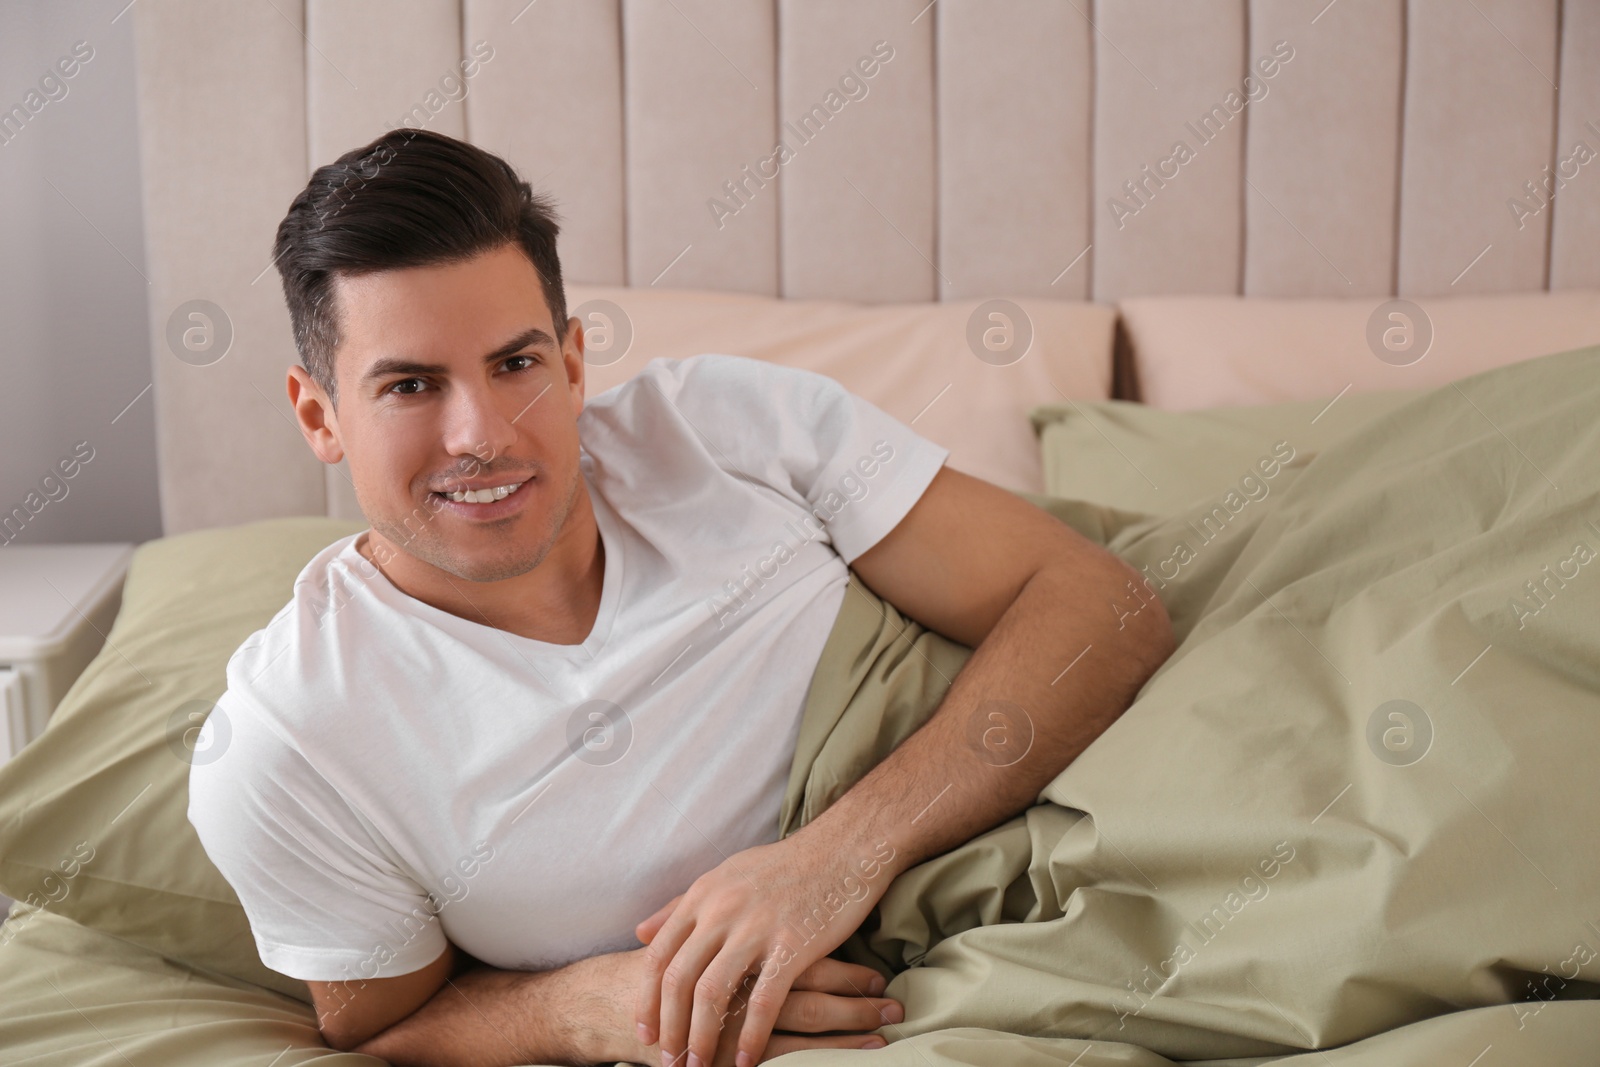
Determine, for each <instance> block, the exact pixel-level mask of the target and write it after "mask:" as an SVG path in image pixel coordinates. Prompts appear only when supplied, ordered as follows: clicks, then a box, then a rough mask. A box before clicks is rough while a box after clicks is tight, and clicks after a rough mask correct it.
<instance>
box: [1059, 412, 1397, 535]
mask: <svg viewBox="0 0 1600 1067" xmlns="http://www.w3.org/2000/svg"><path fill="white" fill-rule="evenodd" d="M1426 391H1427V390H1425V389H1396V390H1389V391H1386V392H1379V393H1346V394H1345V395H1344V396H1341V397H1339V398H1338V399H1336V400H1334V399H1332V398H1331V397H1329V398H1324V399H1320V400H1308V401H1299V402H1295V403H1289V404H1263V405H1255V406H1249V407H1229V408H1212V409H1211V410H1209V411H1162V410H1160V409H1158V408H1153V407H1148V406H1146V405H1144V404H1135V403H1131V402H1129V401H1126V400H1103V401H1098V402H1079V403H1077V404H1045V405H1042V406H1040V407H1037V408H1034V409H1033V410H1032V411H1031V412H1029V418H1030V419H1031V420H1032V422H1033V425H1034V427H1035V428H1036V429H1037V430H1038V431H1039V445H1040V452H1041V454H1042V457H1043V462H1044V481H1045V492H1046V493H1049V494H1050V495H1052V496H1058V497H1066V498H1068V499H1071V500H1084V501H1089V502H1091V503H1095V504H1100V505H1104V506H1106V507H1112V508H1121V509H1125V510H1128V511H1135V512H1145V513H1148V514H1151V515H1174V514H1177V513H1178V512H1180V511H1182V510H1184V509H1185V508H1186V507H1188V506H1189V505H1190V504H1192V503H1193V502H1194V501H1196V500H1198V499H1200V498H1201V497H1205V496H1210V495H1213V494H1215V493H1219V492H1223V491H1225V490H1226V489H1227V488H1229V487H1232V486H1236V485H1237V484H1238V483H1239V481H1240V480H1241V479H1242V478H1244V477H1245V476H1246V475H1249V474H1252V473H1254V474H1255V475H1256V476H1257V477H1258V478H1262V477H1264V476H1265V475H1266V473H1267V471H1268V470H1271V469H1272V467H1273V463H1272V460H1274V459H1275V460H1277V461H1278V463H1280V464H1282V463H1285V462H1295V463H1303V462H1305V460H1307V459H1309V458H1310V457H1311V456H1312V455H1315V454H1316V453H1317V452H1320V451H1322V449H1324V448H1325V447H1327V446H1328V445H1330V444H1332V443H1333V442H1334V441H1337V440H1339V439H1340V438H1342V437H1345V436H1347V435H1349V434H1351V433H1352V432H1354V431H1355V430H1356V429H1358V428H1359V427H1361V426H1363V425H1365V424H1366V423H1367V422H1369V421H1370V420H1372V419H1374V418H1377V417H1378V416H1379V415H1383V414H1386V413H1387V412H1389V411H1390V410H1392V409H1394V408H1397V407H1399V406H1400V405H1401V404H1404V403H1407V402H1408V401H1410V400H1412V399H1414V398H1415V397H1418V396H1421V395H1422V394H1423V393H1425V392H1426ZM1330 401H1331V403H1330ZM1280 442H1282V443H1283V446H1280ZM1284 446H1286V447H1284ZM1275 450H1276V451H1275ZM1268 488H1269V490H1270V479H1268ZM1260 491H1261V490H1259V489H1258V490H1257V492H1260Z"/></svg>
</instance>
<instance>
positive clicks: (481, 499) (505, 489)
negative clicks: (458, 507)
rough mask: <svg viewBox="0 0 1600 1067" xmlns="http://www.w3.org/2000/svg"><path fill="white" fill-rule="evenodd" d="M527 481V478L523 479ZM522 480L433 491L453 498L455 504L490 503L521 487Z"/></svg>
mask: <svg viewBox="0 0 1600 1067" xmlns="http://www.w3.org/2000/svg"><path fill="white" fill-rule="evenodd" d="M523 481H524V482H525V481H527V479H523ZM522 485H523V482H507V483H506V484H504V485H495V486H487V487H485V488H482V489H465V490H462V491H460V492H455V493H435V495H436V496H442V497H444V498H445V499H446V500H454V501H455V502H456V503H457V504H490V503H493V502H494V501H496V500H504V499H505V498H506V497H508V496H510V495H511V494H512V493H515V492H516V491H517V490H518V489H521V488H522Z"/></svg>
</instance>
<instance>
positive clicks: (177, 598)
mask: <svg viewBox="0 0 1600 1067" xmlns="http://www.w3.org/2000/svg"><path fill="white" fill-rule="evenodd" d="M365 528H366V524H365V523H358V522H350V521H347V520H337V519H322V518H293V519H272V520H268V521H264V522H255V523H249V524H246V525H243V526H233V527H224V528H220V529H209V530H201V531H197V532H194V533H187V534H181V535H177V536H173V537H164V538H160V539H158V540H154V541H148V542H146V543H144V544H142V545H140V546H139V548H138V549H136V550H135V552H134V554H133V559H132V562H131V564H130V566H129V570H128V577H127V582H126V584H125V585H124V587H123V593H122V607H121V609H120V610H119V612H118V613H117V617H116V621H115V622H114V623H113V624H112V627H111V632H110V633H109V634H108V635H107V638H106V645H105V647H104V648H102V649H101V651H100V653H99V654H98V655H97V656H96V657H95V658H94V660H93V661H91V662H90V664H89V666H88V667H87V668H85V670H84V672H83V674H82V675H81V676H79V678H78V680H77V682H75V683H74V684H73V686H72V688H71V689H70V690H68V691H67V694H66V696H65V697H64V698H63V699H62V702H61V705H60V707H58V708H57V709H56V712H55V714H54V715H53V716H51V719H50V722H49V725H48V726H47V728H46V729H45V731H44V732H43V733H42V734H41V735H40V736H39V737H38V738H36V739H35V740H34V741H33V742H32V743H30V744H29V745H27V746H26V747H25V748H23V750H22V751H21V752H20V753H18V754H17V755H16V757H14V758H13V759H12V760H11V761H10V762H8V763H6V764H5V765H4V766H3V767H0V892H4V893H5V894H6V895H8V896H11V897H14V898H16V899H17V900H19V901H23V902H25V903H30V904H38V905H40V906H42V907H43V908H44V909H46V910H48V911H50V912H54V913H57V914H60V915H64V916H66V917H67V918H70V919H73V920H75V921H77V922H79V923H81V924H83V925H85V926H90V927H94V928H95V929H98V930H102V931H104V932H106V933H109V934H113V935H115V936H117V937H120V938H123V939H124V940H127V941H131V942H134V943H135V944H139V945H143V946H145V947H147V948H150V949H153V950H155V951H156V952H159V953H161V954H162V955H164V956H168V957H171V958H173V959H177V960H181V961H183V962H186V963H189V964H192V965H194V966H196V967H199V968H204V969H207V970H211V971H216V972H219V973H221V974H224V975H227V976H230V977H233V978H239V979H242V980H244V981H248V982H253V983H255V984H256V985H260V986H264V987H266V988H268V989H273V990H276V991H277V992H280V993H285V994H287V995H289V996H293V997H296V998H298V999H300V1000H304V1001H306V1002H307V1003H310V992H309V990H308V989H307V987H306V985H305V984H304V983H303V982H300V981H297V980H295V979H292V978H289V977H287V976H285V975H281V974H278V973H277V972H276V971H271V970H268V969H267V968H266V966H264V965H263V964H262V963H261V959H260V957H259V956H258V955H257V953H256V947H255V941H254V939H253V938H252V937H251V936H250V924H249V920H248V919H247V918H246V917H245V913H244V909H243V908H242V907H241V906H240V905H239V900H238V898H237V897H236V896H235V895H234V893H233V889H232V887H230V886H229V885H228V883H227V881H226V880H224V879H223V877H222V875H221V873H220V872H219V871H218V870H217V869H216V867H215V866H213V865H212V863H211V860H210V859H209V858H208V857H207V856H206V853H205V850H204V848H203V847H202V846H201V844H200V839H199V838H198V837H197V836H196V835H195V833H194V829H193V827H191V826H190V825H189V819H188V815H187V807H188V802H189V761H190V758H191V755H190V753H191V749H190V748H189V747H188V745H191V744H192V743H193V742H192V739H193V736H194V735H193V732H191V731H197V728H198V727H199V726H200V724H201V721H202V720H203V719H204V716H205V715H206V714H207V713H208V712H209V711H210V708H211V703H212V702H213V701H215V700H216V698H217V697H218V696H220V695H221V694H222V692H223V690H224V689H226V688H227V680H226V676H225V669H226V667H227V662H228V658H229V657H230V656H231V655H232V654H233V652H234V650H235V649H236V648H238V646H239V645H240V644H242V643H243V642H244V640H245V638H247V637H249V636H250V634H252V633H254V632H255V631H256V630H259V629H261V628H262V627H263V626H265V625H267V623H268V622H270V621H271V619H272V617H273V615H275V614H277V612H278V610H279V609H280V608H282V607H283V606H284V605H285V604H286V603H288V602H289V598H290V596H291V594H292V592H293V589H294V579H295V576H296V575H298V574H299V573H300V570H301V568H303V567H304V566H305V565H306V563H307V562H308V561H309V560H310V559H311V557H312V556H313V555H315V554H316V553H317V551H318V550H320V549H321V548H323V547H325V546H326V545H328V544H331V543H332V542H333V541H336V540H338V539H339V538H340V537H343V536H345V535H346V534H351V533H355V532H357V531H359V530H362V529H365ZM186 738H187V742H186ZM0 929H3V928H0Z"/></svg>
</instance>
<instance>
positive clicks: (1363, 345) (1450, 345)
mask: <svg viewBox="0 0 1600 1067" xmlns="http://www.w3.org/2000/svg"><path fill="white" fill-rule="evenodd" d="M1412 303H1413V304H1415V306H1416V307H1417V308H1420V309H1421V314H1420V315H1418V314H1416V313H1415V312H1408V311H1407V309H1405V308H1402V307H1388V306H1387V305H1390V304H1392V301H1391V299H1390V298H1388V297H1365V298H1359V299H1350V300H1278V299H1266V298H1263V297H1236V296H1151V297H1138V298H1134V299H1129V300H1124V301H1123V302H1122V303H1121V305H1120V310H1121V312H1122V318H1123V322H1124V324H1125V326H1126V329H1127V333H1128V339H1129V342H1130V343H1131V345H1132V349H1133V358H1134V365H1135V367H1136V368H1137V370H1138V375H1139V390H1140V395H1141V397H1142V398H1143V399H1144V402H1145V403H1147V404H1149V405H1151V406H1152V407H1158V408H1166V409H1169V410H1172V411H1191V410H1194V409H1196V408H1211V407H1219V406H1221V405H1223V404H1235V405H1238V404H1271V403H1276V402H1279V401H1284V400H1314V399H1316V398H1318V397H1323V398H1327V397H1332V396H1334V395H1335V394H1336V393H1339V392H1340V391H1341V390H1344V389H1345V388H1347V387H1348V388H1349V390H1350V392H1352V393H1366V392H1373V391H1375V390H1386V389H1421V388H1431V387H1434V386H1439V385H1444V384H1445V383H1446V382H1452V381H1455V380H1456V379H1458V378H1465V377H1466V376H1468V375H1470V374H1476V373H1478V372H1479V371H1485V370H1489V369H1490V368H1492V367H1500V366H1504V365H1505V364H1507V363H1515V362H1517V361H1519V360H1524V359H1530V358H1532V357H1534V356H1543V355H1547V354H1549V353H1552V352H1565V351H1568V350H1569V349H1574V348H1582V347H1584V346H1585V345H1592V344H1595V343H1596V342H1600V291H1595V290H1571V291H1566V292H1554V293H1509V294H1500V295H1488V296H1441V297H1417V298H1415V300H1414V301H1412ZM1391 312H1396V313H1399V314H1400V315H1401V316H1402V317H1401V318H1390V313H1391ZM1369 333H1370V339H1369ZM1429 333H1431V341H1429V340H1428V339H1427V334H1429ZM1385 335H1387V339H1386V338H1385ZM1424 349H1425V351H1423V350H1424ZM1380 350H1381V351H1383V352H1384V353H1385V358H1379V356H1378V355H1377V354H1376V353H1377V352H1378V351H1380ZM1419 352H1421V355H1420V358H1417V357H1418V354H1419ZM1413 358H1415V360H1416V361H1415V362H1410V363H1407V364H1406V365H1399V364H1402V363H1406V361H1408V360H1411V359H1413Z"/></svg>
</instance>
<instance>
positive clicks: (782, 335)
mask: <svg viewBox="0 0 1600 1067" xmlns="http://www.w3.org/2000/svg"><path fill="white" fill-rule="evenodd" d="M602 301H603V302H605V303H604V304H602V303H600V302H602ZM984 303H986V302H985V301H979V300H952V301H946V302H944V303H939V304H931V303H930V304H875V305H865V304H851V303H845V302H842V301H825V300H783V299H776V298H773V297H765V296H751V295H748V294H742V293H719V292H702V291H695V290H658V289H651V288H631V289H630V288H611V287H602V286H592V285H569V286H568V287H567V308H568V313H569V314H572V315H578V316H579V317H580V318H582V319H583V322H584V329H585V332H586V333H587V334H588V350H589V358H590V366H589V368H588V370H587V371H586V374H587V376H588V381H587V386H586V390H585V392H586V394H587V395H588V396H594V395H596V394H597V393H599V392H600V391H602V390H604V389H608V388H610V387H611V386H613V385H617V384H619V383H621V382H623V381H626V380H627V379H628V378H631V377H632V376H633V375H634V374H635V373H637V372H638V370H639V369H640V368H641V367H643V366H644V365H645V363H647V362H649V361H650V360H652V359H655V358H657V357H659V356H669V357H684V356H692V355H695V354H697V353H700V352H723V353H728V354H731V355H736V356H749V357H751V358H753V359H764V360H769V361H771V362H774V363H782V364H785V365H787V366H791V367H800V368H803V369H805V370H812V371H816V372H818V373H820V374H826V375H828V376H829V377H831V378H834V379H835V380H837V381H838V382H840V383H841V384H843V385H844V386H845V388H847V389H849V390H850V391H851V392H853V393H855V394H856V395H858V396H860V397H862V398H864V399H866V400H868V401H870V402H871V403H873V404H875V405H877V406H878V407H880V408H882V409H883V410H884V411H886V412H888V413H889V414H890V415H893V416H894V417H895V418H897V419H899V420H900V421H901V422H904V423H907V424H908V425H910V426H911V427H912V429H914V430H916V431H917V432H918V433H920V434H922V435H923V436H924V437H927V438H928V439H929V440H931V441H934V442H935V443H937V444H940V445H943V446H944V447H945V448H948V449H949V450H950V461H949V462H950V466H951V467H954V468H955V469H957V470H960V471H962V472H964V473H967V474H972V475H976V476H977V477H980V478H985V479H987V480H989V481H991V482H994V483H995V484H996V485H1001V486H1005V487H1006V488H1008V489H1018V490H1027V491H1034V492H1037V491H1039V490H1042V489H1043V488H1044V476H1043V471H1042V470H1041V467H1040V463H1039V446H1038V442H1037V440H1036V439H1035V437H1034V434H1033V430H1032V427H1031V426H1030V425H1029V423H1028V409H1030V408H1032V407H1034V406H1036V405H1038V404H1047V403H1051V402H1054V401H1059V400H1061V399H1063V398H1064V397H1071V398H1072V399H1075V400H1077V399H1085V400H1100V399H1104V398H1106V397H1108V396H1110V395H1111V341H1112V331H1113V327H1114V325H1115V322H1116V313H1115V311H1114V310H1113V309H1111V308H1109V307H1103V306H1099V305H1096V304H1089V303H1082V302H1076V301H1064V300H1040V299H1034V298H1024V297H1017V298H1015V301H1014V303H1015V304H1016V305H1017V306H1018V307H1020V308H1021V309H1022V312H1023V314H1024V315H1025V317H1026V324H1027V325H1028V326H1029V327H1031V331H1032V335H1033V336H1032V343H1031V345H1029V347H1028V348H1027V349H1026V353H1025V354H1024V355H1023V356H1022V357H1021V358H1020V359H1017V360H1016V361H1015V362H1011V363H1009V364H1006V365H998V364H999V363H1000V362H1001V361H1002V359H1003V357H995V358H994V361H993V362H986V361H985V360H982V359H979V358H978V356H977V355H975V354H974V348H973V344H972V342H970V341H969V330H970V329H971V328H972V325H973V319H974V313H975V312H977V311H978V309H979V307H980V305H982V304H984ZM606 304H609V305H610V309H608V308H607V307H606ZM611 309H620V310H621V314H622V315H623V316H624V318H623V320H622V321H621V322H620V323H616V322H612V321H611V319H613V318H615V317H616V315H617V312H616V311H615V310H611ZM979 320H980V321H979V323H978V329H977V330H976V332H977V333H978V334H979V337H980V341H979V342H978V343H979V344H980V345H981V343H982V342H981V335H982V332H983V329H984V328H985V327H987V328H992V329H995V330H996V331H997V332H996V333H994V334H991V335H990V336H991V340H992V341H993V342H995V343H1003V342H1004V341H1005V340H1006V338H1005V337H1004V336H1003V335H1001V334H1000V333H999V332H998V331H1000V330H1003V329H1004V328H1005V327H1006V324H1005V323H1003V322H997V321H996V320H990V319H987V318H986V317H985V316H983V315H980V316H979ZM1017 325H1018V326H1020V324H1017ZM1018 337H1020V330H1019V332H1018V333H1014V334H1013V335H1012V337H1011V340H1012V341H1013V343H1015V341H1016V339H1017V338H1018ZM1013 351H1014V349H1013ZM602 360H615V362H611V363H608V364H606V365H601V363H600V361H602Z"/></svg>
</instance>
